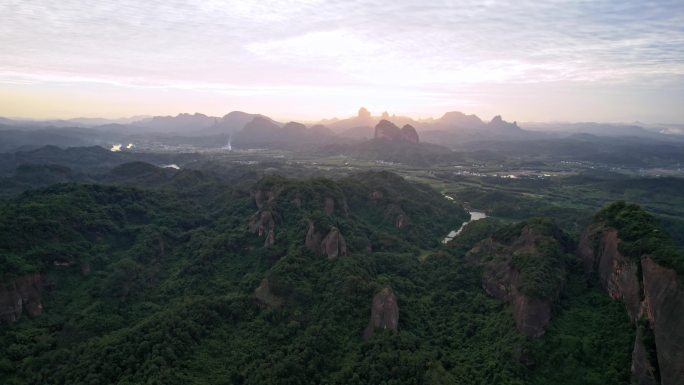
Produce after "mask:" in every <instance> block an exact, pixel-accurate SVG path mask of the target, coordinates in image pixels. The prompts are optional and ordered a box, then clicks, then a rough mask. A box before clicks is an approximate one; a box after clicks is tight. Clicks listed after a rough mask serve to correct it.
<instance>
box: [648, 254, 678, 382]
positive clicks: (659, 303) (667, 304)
mask: <svg viewBox="0 0 684 385" xmlns="http://www.w3.org/2000/svg"><path fill="white" fill-rule="evenodd" d="M641 268H642V271H643V286H644V302H645V306H644V310H645V311H646V316H647V318H648V321H649V324H650V325H651V327H652V328H653V333H654V334H655V346H656V352H657V355H658V368H659V372H660V380H661V383H662V384H663V385H681V384H684V311H683V310H684V285H682V282H681V280H680V278H679V277H678V276H677V273H676V272H675V271H674V270H672V269H668V268H665V267H663V266H661V265H659V264H657V263H656V262H654V261H653V260H652V259H651V258H650V257H649V256H643V257H642V258H641Z"/></svg>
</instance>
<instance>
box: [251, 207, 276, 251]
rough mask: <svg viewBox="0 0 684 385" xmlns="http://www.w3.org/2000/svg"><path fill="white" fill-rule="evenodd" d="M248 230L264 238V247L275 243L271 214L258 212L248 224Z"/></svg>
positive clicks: (263, 211) (264, 211) (273, 223)
mask: <svg viewBox="0 0 684 385" xmlns="http://www.w3.org/2000/svg"><path fill="white" fill-rule="evenodd" d="M249 230H250V231H251V232H252V233H255V234H257V235H259V236H260V237H262V236H265V237H266V240H265V241H264V247H269V246H272V245H273V243H274V242H275V221H274V220H273V214H271V212H270V211H268V210H260V211H258V212H257V213H256V214H254V216H253V217H252V220H251V221H250V222H249Z"/></svg>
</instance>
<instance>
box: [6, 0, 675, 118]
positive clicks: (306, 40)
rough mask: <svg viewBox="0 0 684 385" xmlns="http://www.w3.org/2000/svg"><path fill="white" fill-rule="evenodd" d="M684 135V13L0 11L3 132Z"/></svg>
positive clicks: (556, 7)
mask: <svg viewBox="0 0 684 385" xmlns="http://www.w3.org/2000/svg"><path fill="white" fill-rule="evenodd" d="M360 106H365V107H366V108H368V109H369V110H370V111H371V112H373V113H374V114H378V115H379V114H380V113H381V112H382V111H388V112H389V113H391V114H393V113H394V114H398V115H410V116H413V117H417V118H424V117H429V116H435V117H438V116H440V115H441V114H442V113H444V112H446V111H454V110H458V111H463V112H466V113H475V114H478V115H479V116H481V117H483V118H491V117H492V116H493V115H499V114H501V115H503V116H504V118H505V119H507V120H510V121H513V120H517V121H600V122H633V121H642V122H651V123H684V1H682V0H675V1H654V2H650V1H649V2H645V1H629V0H627V1H546V2H542V1H528V0H519V1H511V2H505V1H490V0H477V1H472V0H461V1H426V0H421V1H416V0H411V1H408V0H392V1H377V0H375V1H357V0H341V1H324V0H304V1H282V0H259V1H245V0H235V1H233V0H227V1H207V0H203V1H196V2H181V1H175V0H163V1H157V0H145V1H140V0H135V1H129V0H118V1H102V0H89V1H79V0H60V1H53V0H0V116H5V117H24V118H36V119H48V118H50V119H51V118H73V117H107V118H116V117H126V116H134V115H140V114H145V115H175V114H177V113H180V112H189V113H194V112H201V113H205V114H208V115H215V116H221V115H223V114H225V113H227V112H230V111H233V110H242V111H247V112H253V113H263V114H266V115H269V116H272V117H274V118H278V119H283V120H285V119H295V120H312V119H318V118H330V117H335V116H337V117H346V116H350V115H354V114H355V112H356V111H357V110H358V108H359V107H360Z"/></svg>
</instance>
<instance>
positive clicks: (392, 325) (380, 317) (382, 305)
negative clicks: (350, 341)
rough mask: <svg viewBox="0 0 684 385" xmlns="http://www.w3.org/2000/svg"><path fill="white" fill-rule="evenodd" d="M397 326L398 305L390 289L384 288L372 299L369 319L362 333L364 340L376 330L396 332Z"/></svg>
mask: <svg viewBox="0 0 684 385" xmlns="http://www.w3.org/2000/svg"><path fill="white" fill-rule="evenodd" d="M398 326H399V304H398V302H397V296H396V295H395V294H394V292H393V291H392V289H390V288H389V287H385V288H384V289H382V290H381V291H380V292H378V293H377V294H376V295H375V296H374V297H373V302H372V304H371V317H370V321H369V322H368V326H367V327H366V330H365V331H364V333H363V338H364V340H367V339H368V338H370V337H371V336H372V335H373V332H374V331H375V330H376V329H386V330H392V331H397V327H398Z"/></svg>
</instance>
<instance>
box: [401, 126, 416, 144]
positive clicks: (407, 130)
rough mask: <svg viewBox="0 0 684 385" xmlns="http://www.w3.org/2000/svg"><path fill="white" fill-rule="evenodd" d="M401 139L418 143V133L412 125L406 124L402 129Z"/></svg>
mask: <svg viewBox="0 0 684 385" xmlns="http://www.w3.org/2000/svg"><path fill="white" fill-rule="evenodd" d="M401 137H402V139H403V140H404V141H406V142H410V143H418V132H416V129H415V128H414V127H413V126H412V125H410V124H406V125H404V127H402V128H401Z"/></svg>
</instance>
